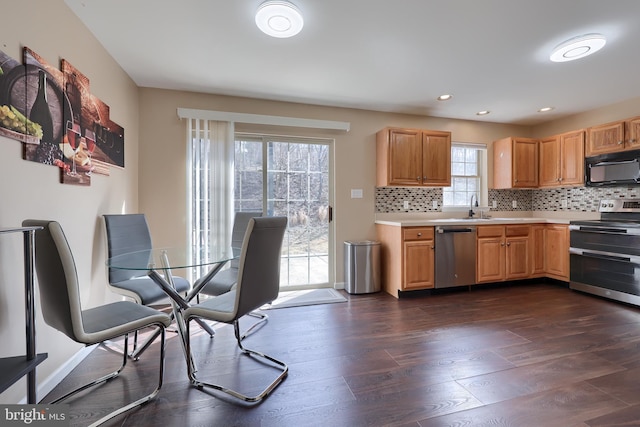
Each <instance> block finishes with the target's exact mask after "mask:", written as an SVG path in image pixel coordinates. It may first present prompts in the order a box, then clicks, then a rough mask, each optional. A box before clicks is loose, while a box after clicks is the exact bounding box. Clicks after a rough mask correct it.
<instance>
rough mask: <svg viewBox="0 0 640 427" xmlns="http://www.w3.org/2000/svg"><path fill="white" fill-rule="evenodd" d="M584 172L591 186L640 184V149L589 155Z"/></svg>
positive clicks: (588, 184)
mask: <svg viewBox="0 0 640 427" xmlns="http://www.w3.org/2000/svg"><path fill="white" fill-rule="evenodd" d="M584 172H585V183H586V185H587V186H589V187H602V186H614V185H640V150H633V151H621V152H617V153H608V154H601V155H599V156H593V157H587V158H586V159H585V168H584Z"/></svg>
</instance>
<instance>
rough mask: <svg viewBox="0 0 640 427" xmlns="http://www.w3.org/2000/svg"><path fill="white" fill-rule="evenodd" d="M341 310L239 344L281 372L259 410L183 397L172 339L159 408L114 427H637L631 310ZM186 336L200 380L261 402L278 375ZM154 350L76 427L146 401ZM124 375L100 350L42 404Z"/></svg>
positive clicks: (530, 304)
mask: <svg viewBox="0 0 640 427" xmlns="http://www.w3.org/2000/svg"><path fill="white" fill-rule="evenodd" d="M345 296H346V297H347V298H348V302H346V303H338V304H327V305H316V306H307V307H295V308H284V309H276V310H269V311H268V314H269V317H270V319H269V322H268V323H267V324H266V326H265V327H263V328H262V329H260V330H259V331H258V332H257V333H255V334H254V335H252V336H250V337H249V338H247V339H246V340H245V345H246V346H247V347H249V348H253V349H256V350H260V351H264V352H266V353H268V354H271V355H273V356H275V357H277V358H280V359H282V360H284V361H285V362H287V363H288V364H289V368H290V370H289V376H288V377H287V378H286V379H285V380H284V382H283V383H282V384H281V385H280V386H279V387H278V388H276V389H275V391H274V392H273V393H272V394H271V395H270V396H269V397H267V398H266V400H264V401H263V402H262V403H261V404H257V405H255V404H254V405H246V404H241V403H238V402H236V401H233V400H231V399H230V398H227V397H225V396H223V395H221V394H219V393H216V392H203V391H201V390H198V389H196V388H194V387H192V386H190V385H189V382H188V380H187V376H186V369H185V363H184V359H183V356H182V350H181V348H180V345H179V342H178V340H177V338H176V336H175V334H172V333H170V334H168V341H167V357H166V374H165V383H164V386H163V388H162V390H161V391H160V393H159V395H158V397H157V398H156V399H155V400H154V401H152V402H151V403H149V404H147V405H145V406H142V407H141V408H138V409H134V410H133V411H130V412H129V413H127V414H125V415H122V416H120V417H119V418H117V419H116V420H115V421H114V422H113V423H112V424H111V425H114V426H116V425H118V426H136V427H140V426H180V427H184V426H216V427H220V426H224V427H226V426H265V427H267V426H278V427H281V426H350V427H352V426H403V427H405V426H415V427H418V426H421V427H433V426H514V427H526V426H535V427H541V426H544V427H550V426H559V427H573V426H590V427H600V426H632V425H633V426H638V425H640V309H638V308H635V307H631V306H627V305H624V304H620V303H615V302H611V301H607V300H604V299H600V298H597V297H594V296H591V295H585V294H581V293H578V292H573V291H571V290H569V289H568V288H566V287H564V286H562V285H558V284H550V283H540V284H519V285H512V286H508V287H497V288H495V287H494V288H474V289H472V290H471V291H470V292H467V291H463V292H450V293H446V294H440V295H425V296H419V297H411V298H402V299H400V300H396V299H395V298H393V297H391V296H389V295H386V294H384V293H378V294H369V295H348V294H345ZM243 321H244V319H243ZM250 322H251V320H250V318H249V319H247V320H246V321H245V323H244V325H245V326H246V325H247V324H249V323H250ZM193 329H195V334H196V335H197V337H196V338H195V343H196V346H195V356H196V360H198V366H199V370H200V375H202V376H203V377H204V378H206V379H208V380H212V381H218V382H221V383H222V384H225V385H228V386H235V387H238V388H240V390H241V391H244V392H251V391H254V392H255V391H257V390H256V388H258V387H260V386H261V385H264V384H265V382H266V381H269V379H270V378H271V376H272V375H274V374H275V370H273V369H271V368H269V367H266V366H264V365H260V364H259V363H258V362H256V361H255V360H252V359H249V358H247V357H244V356H243V357H238V350H237V347H236V346H235V342H234V339H233V330H232V327H231V326H228V325H216V331H217V334H216V336H215V338H214V339H210V338H208V336H206V335H204V334H203V333H202V332H201V331H200V330H199V329H198V328H197V327H195V326H194V328H193ZM157 347H158V346H157V345H156V344H154V347H152V349H150V350H149V351H147V353H145V354H144V355H143V358H142V359H141V360H140V361H138V362H135V363H130V364H128V365H127V367H126V368H125V371H124V373H123V374H122V376H121V377H120V378H118V379H115V380H113V381H111V382H109V383H107V384H105V385H102V386H99V387H98V388H97V389H94V390H92V391H90V392H89V393H85V394H84V395H83V396H82V397H79V398H76V399H74V400H71V401H69V402H68V403H69V404H70V407H69V413H70V415H71V416H72V420H71V425H74V426H75V425H86V424H88V423H89V422H91V421H95V420H96V419H97V418H98V417H99V416H100V415H101V414H104V413H105V412H107V411H109V410H111V408H113V407H115V405H119V404H120V403H121V402H122V401H123V399H132V398H135V397H136V396H139V395H141V394H142V393H143V392H144V391H145V390H149V391H150V390H151V389H152V388H153V386H154V381H155V379H156V375H157ZM118 362H119V359H118V357H117V356H116V355H115V354H114V353H113V352H112V351H110V350H109V349H106V348H105V347H98V348H96V350H94V351H93V352H92V354H91V355H90V356H89V357H88V358H87V359H86V360H85V361H83V363H82V364H81V365H80V366H78V367H77V368H76V369H75V370H74V372H72V374H71V375H70V376H69V377H68V378H66V379H65V381H64V382H63V383H61V384H60V385H59V386H58V388H57V389H56V390H54V392H53V393H52V394H51V396H47V397H45V399H43V400H44V402H47V401H49V400H51V399H52V398H53V397H54V396H57V395H60V394H61V393H62V392H63V391H64V390H65V389H68V388H69V387H70V386H71V385H72V384H79V383H81V382H82V381H84V380H86V379H87V378H88V375H94V376H95V375H97V374H98V373H99V372H98V371H101V370H104V366H106V365H107V363H108V364H109V366H117V364H118ZM238 370H240V372H239V373H238V372H237V371H238ZM136 393H137V394H136Z"/></svg>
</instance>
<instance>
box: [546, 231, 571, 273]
mask: <svg viewBox="0 0 640 427" xmlns="http://www.w3.org/2000/svg"><path fill="white" fill-rule="evenodd" d="M544 250H545V258H544V260H545V273H546V275H547V276H549V277H552V278H554V279H558V280H564V281H569V227H568V226H567V225H564V224H547V225H546V228H545V234H544Z"/></svg>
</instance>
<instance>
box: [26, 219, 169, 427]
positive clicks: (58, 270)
mask: <svg viewBox="0 0 640 427" xmlns="http://www.w3.org/2000/svg"><path fill="white" fill-rule="evenodd" d="M22 225H23V226H26V227H30V226H41V227H43V228H42V229H41V230H37V231H36V232H35V252H36V257H35V267H36V274H37V278H38V288H39V289H40V307H41V309H42V315H43V317H44V321H45V322H46V323H47V324H48V325H49V326H51V327H52V328H55V329H57V330H58V331H60V332H62V333H64V334H65V335H67V336H68V337H69V338H71V339H72V340H74V341H76V342H79V343H82V344H85V345H93V344H98V343H101V342H103V341H107V340H112V339H114V338H118V337H121V336H124V346H125V348H126V346H127V338H128V335H129V334H130V333H132V332H135V331H138V330H140V329H144V328H149V327H155V328H157V329H158V330H159V331H160V365H159V379H158V385H157V387H156V388H155V390H153V391H152V392H151V393H150V394H148V395H146V396H144V397H142V398H140V399H138V400H135V401H133V402H131V403H129V404H128V405H126V406H123V407H121V408H119V409H116V410H115V411H113V412H111V413H109V414H107V415H105V416H104V417H102V418H101V419H100V420H98V421H96V422H95V423H93V424H92V425H99V424H102V423H104V422H106V421H108V420H110V419H112V418H114V417H115V416H117V415H120V414H122V413H124V412H126V411H128V410H130V409H132V408H135V407H136V406H139V405H142V404H144V403H146V402H148V401H150V400H151V399H153V398H154V397H155V396H156V394H158V391H159V390H160V387H161V386H162V380H163V373H164V339H165V328H166V327H168V326H169V325H170V324H171V318H170V316H169V315H167V314H166V313H163V312H161V311H158V310H155V309H153V308H151V307H146V306H144V305H140V304H136V303H134V302H131V301H119V302H115V303H111V304H106V305H103V306H98V307H93V308H89V309H86V310H83V309H82V306H81V303H80V289H79V285H78V275H77V272H76V265H75V261H74V259H73V254H72V252H71V248H70V247H69V243H68V242H67V239H66V237H65V234H64V232H63V230H62V227H61V226H60V224H58V223H57V222H55V221H42V220H25V221H23V222H22ZM126 363H127V354H126V352H124V356H123V359H122V365H121V366H120V367H119V368H118V369H117V370H116V371H114V372H112V373H110V374H108V375H105V376H103V377H101V378H98V379H96V380H95V381H92V382H90V383H88V384H86V385H83V386H81V387H79V388H77V389H75V390H73V391H71V392H69V393H67V394H65V395H64V396H62V397H60V398H58V399H56V400H54V401H53V402H50V403H51V404H55V403H59V402H61V401H63V400H65V399H66V398H68V397H71V396H73V395H75V394H76V393H78V392H80V391H83V390H86V389H88V388H90V387H92V386H94V385H98V384H102V383H104V382H106V381H108V380H110V379H112V378H115V377H116V376H118V374H120V372H121V371H122V370H123V368H124V367H125V365H126ZM136 388H138V387H137V386H136Z"/></svg>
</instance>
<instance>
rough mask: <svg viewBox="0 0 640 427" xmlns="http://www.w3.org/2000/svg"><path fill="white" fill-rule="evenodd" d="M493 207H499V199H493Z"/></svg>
mask: <svg viewBox="0 0 640 427" xmlns="http://www.w3.org/2000/svg"><path fill="white" fill-rule="evenodd" d="M491 207H492V208H493V209H497V208H498V201H497V200H494V201H493V203H492V205H491Z"/></svg>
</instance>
